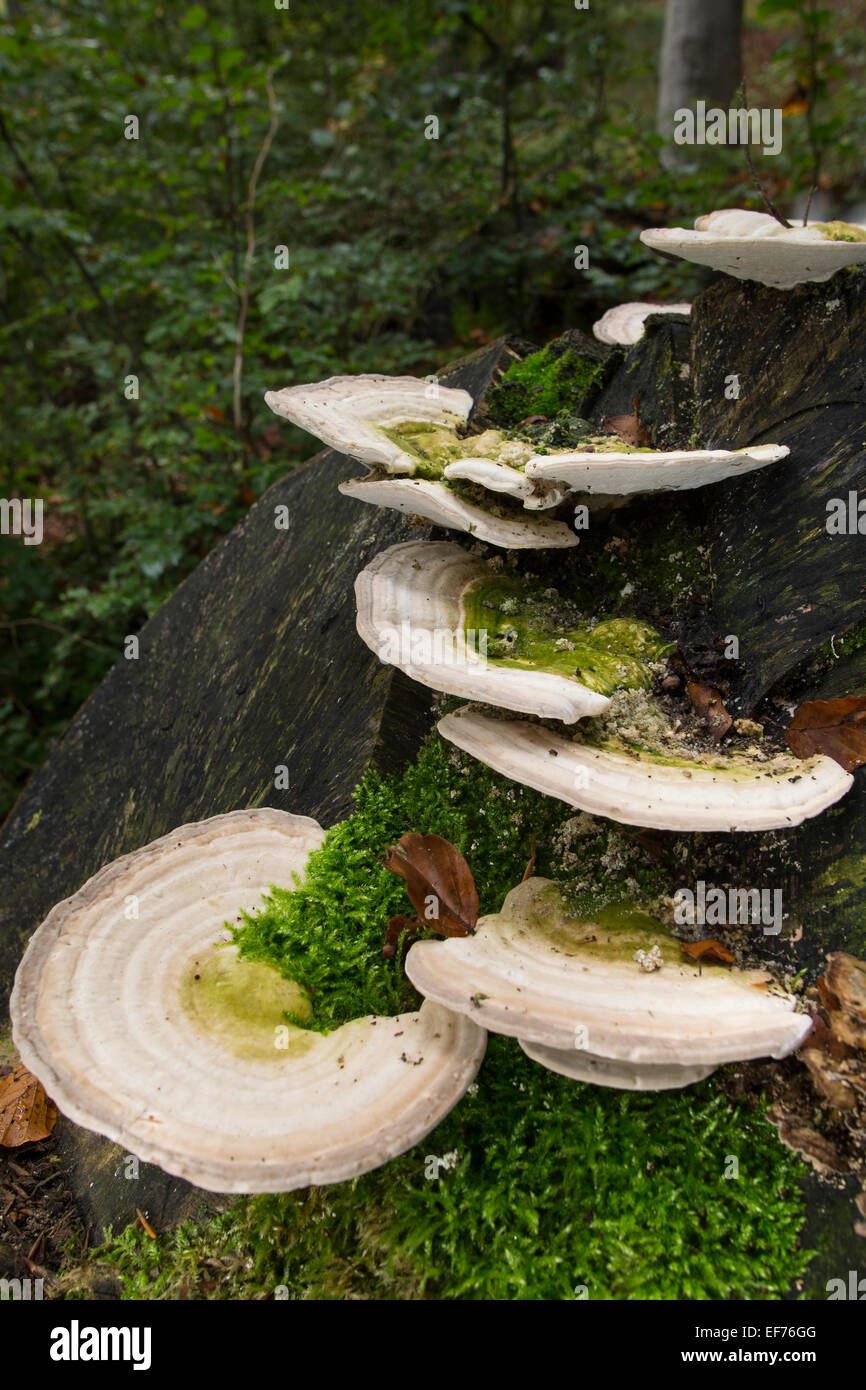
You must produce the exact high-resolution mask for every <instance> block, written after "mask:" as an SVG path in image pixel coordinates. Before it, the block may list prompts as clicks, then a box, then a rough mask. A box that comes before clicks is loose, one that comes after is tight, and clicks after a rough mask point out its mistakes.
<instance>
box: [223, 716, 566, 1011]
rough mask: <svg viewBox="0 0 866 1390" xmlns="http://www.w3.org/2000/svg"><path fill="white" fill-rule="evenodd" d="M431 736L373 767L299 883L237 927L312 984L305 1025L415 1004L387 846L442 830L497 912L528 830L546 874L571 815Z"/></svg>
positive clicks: (401, 907) (485, 906) (246, 953)
mask: <svg viewBox="0 0 866 1390" xmlns="http://www.w3.org/2000/svg"><path fill="white" fill-rule="evenodd" d="M571 814H572V813H571V811H570V810H569V809H568V808H567V807H565V806H563V805H561V804H559V803H556V802H553V801H551V800H549V799H547V798H544V797H541V796H539V795H538V794H537V793H535V792H532V791H529V789H528V788H525V787H518V786H515V785H514V784H513V783H511V782H508V781H506V780H505V779H504V778H500V777H498V776H497V775H496V774H495V773H493V772H490V771H489V770H488V769H486V768H483V767H482V766H481V765H480V764H478V763H473V764H472V765H471V767H470V766H469V763H468V761H467V760H463V759H462V758H460V757H459V756H456V755H453V754H451V753H450V752H449V751H448V750H447V749H446V747H445V745H444V744H442V743H441V741H440V740H439V739H434V740H432V741H431V742H430V743H429V744H428V745H427V746H426V747H425V749H424V750H423V751H422V753H421V755H420V757H419V759H418V761H417V763H415V764H413V765H412V766H410V767H407V768H406V769H405V770H404V771H403V772H402V773H400V774H399V775H397V776H396V777H393V778H391V779H389V781H387V782H383V781H382V780H381V779H380V778H378V777H377V776H376V774H375V773H368V774H367V776H366V777H365V778H364V781H363V782H362V784H361V786H360V788H359V789H358V793H357V810H356V812H355V814H354V815H353V816H351V817H350V818H349V819H348V820H346V821H343V822H342V823H341V824H340V825H337V826H335V827H334V828H333V829H332V830H330V831H329V832H328V835H327V838H326V840H325V844H324V845H323V846H322V848H321V849H320V850H318V851H317V852H316V853H314V854H313V855H312V856H311V858H310V861H309V864H308V866H307V871H306V876H305V880H304V884H303V886H302V887H301V888H299V889H298V890H296V891H292V890H287V889H282V888H279V887H276V888H274V889H273V891H272V893H271V894H270V896H269V898H268V900H267V902H266V905H265V907H264V909H263V910H262V911H261V912H259V913H256V914H252V915H250V914H245V916H244V921H243V924H242V925H241V926H240V927H239V928H236V929H235V932H234V935H235V940H236V941H237V942H238V944H239V946H240V949H241V955H242V956H243V957H245V958H247V959H252V960H260V961H269V962H271V963H272V964H274V965H277V966H279V967H280V968H281V969H282V970H283V971H284V972H285V974H286V975H287V976H288V977H290V978H291V979H293V980H296V981H297V982H298V984H299V985H301V986H302V988H303V989H304V990H305V991H306V992H307V994H308V995H309V997H310V999H311V1000H312V1004H313V1014H312V1018H311V1020H310V1022H309V1026H310V1027H313V1028H317V1029H320V1030H322V1031H328V1030H329V1029H330V1028H333V1027H337V1026H338V1025H339V1024H341V1023H346V1022H348V1021H349V1020H350V1019H353V1018H358V1017H360V1016H362V1015H364V1014H368V1013H372V1014H396V1013H400V1012H401V1011H402V1010H403V1009H407V1008H415V1007H416V1005H417V995H416V994H415V992H414V990H413V989H412V987H411V985H410V984H409V982H408V980H407V979H406V978H405V975H404V974H403V970H402V968H401V965H400V963H399V961H397V960H393V961H387V960H384V959H383V957H382V942H383V940H384V936H385V929H386V927H387V925H388V921H389V919H390V918H391V917H393V916H395V915H396V914H397V913H400V912H406V911H408V910H409V903H408V899H407V897H406V893H405V890H404V886H403V882H402V880H401V879H399V878H397V877H396V876H395V875H394V874H392V873H389V872H388V870H387V869H386V868H385V866H384V852H385V848H386V846H387V845H389V844H393V843H394V842H395V841H397V840H398V839H399V838H400V836H401V835H404V834H405V833H406V832H407V831H410V830H414V831H417V832H419V833H421V834H437V835H442V836H444V837H445V839H447V840H450V841H451V843H452V844H455V845H457V847H458V849H460V850H461V851H462V852H463V853H464V854H466V855H467V857H468V859H469V861H470V864H471V866H472V870H473V873H474V875H475V880H476V883H477V886H478V891H479V896H480V899H481V910H482V912H491V911H495V910H496V909H497V908H498V907H499V906H500V905H501V903H502V900H503V898H504V897H505V894H506V893H507V892H508V890H509V889H510V888H512V887H513V886H514V884H515V882H517V880H518V879H519V878H520V876H521V874H522V872H523V869H524V867H525V865H526V863H527V861H528V859H529V856H530V852H531V847H530V840H531V836H532V835H533V834H535V836H536V839H537V842H538V847H539V867H538V871H539V872H540V873H541V872H549V871H550V870H551V868H552V867H553V864H552V858H551V856H552V837H553V833H554V832H555V830H557V829H558V828H559V827H560V826H561V825H562V824H563V823H564V822H565V821H566V820H567V819H568V816H569V815H571Z"/></svg>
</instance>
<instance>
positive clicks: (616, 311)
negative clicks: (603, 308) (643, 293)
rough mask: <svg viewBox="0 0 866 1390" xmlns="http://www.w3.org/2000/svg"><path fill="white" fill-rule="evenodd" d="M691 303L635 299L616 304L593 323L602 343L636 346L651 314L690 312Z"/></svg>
mask: <svg viewBox="0 0 866 1390" xmlns="http://www.w3.org/2000/svg"><path fill="white" fill-rule="evenodd" d="M691 312H692V306H691V304H648V303H646V302H645V301H642V300H635V301H634V302H633V303H631V304H616V305H614V307H613V308H612V309H608V310H607V312H606V313H604V314H602V316H601V318H600V319H598V321H597V322H596V323H594V324H593V325H592V331H593V333H594V334H595V336H596V338H598V341H599V342H600V343H607V344H608V345H609V346H611V347H634V345H635V343H639V342H640V340H641V338H642V337H643V335H644V325H645V324H646V321H647V319H648V318H649V316H650V314H690V313H691Z"/></svg>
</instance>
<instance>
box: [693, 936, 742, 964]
mask: <svg viewBox="0 0 866 1390" xmlns="http://www.w3.org/2000/svg"><path fill="white" fill-rule="evenodd" d="M680 946H681V949H682V952H683V955H686V956H688V957H689V959H690V960H714V961H718V963H719V964H720V965H733V963H734V957H733V954H732V952H731V951H729V950H728V948H727V946H723V945H722V943H721V941H714V940H713V939H712V938H711V937H707V939H706V940H705V941H683V942H681V943H680Z"/></svg>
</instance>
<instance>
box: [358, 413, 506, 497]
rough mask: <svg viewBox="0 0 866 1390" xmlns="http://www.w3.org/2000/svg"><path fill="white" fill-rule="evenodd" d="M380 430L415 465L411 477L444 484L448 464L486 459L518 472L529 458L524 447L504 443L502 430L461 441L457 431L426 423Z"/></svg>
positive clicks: (418, 422) (418, 421) (413, 423)
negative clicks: (413, 461) (464, 460)
mask: <svg viewBox="0 0 866 1390" xmlns="http://www.w3.org/2000/svg"><path fill="white" fill-rule="evenodd" d="M380 428H381V430H382V433H383V434H384V435H385V437H386V438H387V439H389V440H390V441H391V443H392V444H396V445H397V446H398V447H399V448H400V449H402V450H403V451H404V452H405V453H406V454H408V455H409V456H410V457H411V458H412V459H413V460H415V461H416V462H415V469H414V472H413V475H412V476H413V477H416V478H428V479H431V480H434V481H442V482H445V483H446V484H447V483H448V479H447V478H445V477H444V470H445V469H446V468H447V466H448V464H449V463H459V462H461V460H463V459H470V458H472V459H474V458H485V459H490V461H491V462H492V463H499V464H501V465H502V466H503V467H506V468H513V469H515V470H516V471H518V472H520V471H522V469H523V468H524V466H525V464H526V461H527V459H528V458H530V456H531V454H532V449H531V447H530V446H529V445H528V444H527V443H524V442H522V441H520V440H517V439H507V438H506V436H505V434H504V433H503V431H502V430H496V429H488V430H484V431H483V432H482V433H481V434H468V435H465V436H464V437H463V438H460V437H458V435H457V431H456V429H454V428H450V427H449V426H447V425H434V424H430V423H429V422H428V421H426V420H406V421H404V422H401V423H399V424H396V425H390V426H384V425H383V426H380Z"/></svg>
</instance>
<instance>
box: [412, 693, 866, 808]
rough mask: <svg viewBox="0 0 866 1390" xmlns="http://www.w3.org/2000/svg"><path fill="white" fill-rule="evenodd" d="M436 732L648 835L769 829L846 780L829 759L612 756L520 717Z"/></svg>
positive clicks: (453, 723)
mask: <svg viewBox="0 0 866 1390" xmlns="http://www.w3.org/2000/svg"><path fill="white" fill-rule="evenodd" d="M438 727H439V732H440V734H441V735H442V737H443V738H446V739H448V741H449V742H450V743H454V744H456V746H457V747H458V748H461V749H462V750H463V751H464V752H465V753H469V754H470V755H471V756H472V757H473V758H478V759H479V761H480V762H482V763H486V764H487V766H488V767H492V768H493V769H494V771H495V772H500V773H502V775H503V776H504V777H510V778H511V780H512V781H514V782H520V783H522V785H523V786H527V787H533V788H534V789H535V790H536V791H538V792H542V793H543V794H544V795H545V796H555V797H557V798H558V799H559V800H560V801H565V802H566V803H567V804H568V805H569V806H574V807H576V808H577V809H579V810H581V811H588V812H589V813H590V814H591V815H596V816H607V817H609V818H610V819H611V820H615V821H619V822H621V823H622V824H624V825H641V826H647V827H651V828H653V829H657V830H707V831H711V830H715V831H741V830H777V829H783V828H785V827H787V826H792V825H800V824H801V822H802V821H804V820H807V819H808V818H809V817H810V816H817V815H819V814H820V812H821V811H824V810H826V808H827V807H828V806H832V804H833V803H834V802H835V801H838V800H839V798H840V797H841V796H844V794H845V792H846V791H848V789H849V788H850V787H851V785H852V783H853V780H854V779H853V778H852V776H851V774H850V773H848V772H845V770H844V769H843V768H841V767H840V766H839V764H838V763H836V762H834V761H833V759H832V758H828V757H825V756H824V755H823V754H819V755H817V756H815V757H813V758H808V759H798V758H794V757H793V756H790V757H788V756H785V755H781V756H780V757H779V758H777V759H774V760H773V761H771V762H764V763H748V762H743V761H738V760H737V759H736V758H727V759H726V756H725V754H724V753H721V752H720V753H718V755H717V756H715V757H714V758H713V760H712V762H711V763H708V765H706V766H701V765H697V764H694V763H692V762H691V761H687V760H686V759H685V758H684V759H683V761H679V760H673V759H665V758H661V757H660V758H658V759H655V758H652V757H650V756H648V755H646V754H644V753H641V752H639V751H638V750H637V749H635V750H634V752H633V753H627V752H620V751H612V750H611V749H609V748H605V747H597V746H595V745H593V744H591V743H588V742H581V741H579V739H578V736H573V737H571V738H567V737H564V736H563V735H561V734H555V733H551V731H550V730H549V729H546V728H545V727H544V726H543V725H541V724H533V723H531V722H529V721H528V720H513V719H497V718H493V717H491V716H490V715H486V714H481V713H479V712H478V711H477V710H474V709H471V708H464V709H462V710H458V711H457V712H456V713H454V714H448V715H446V716H445V718H444V719H440V721H439V725H438Z"/></svg>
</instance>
